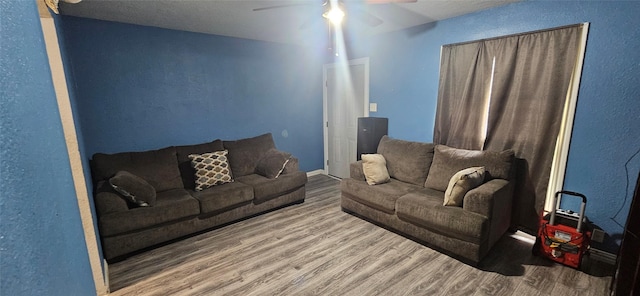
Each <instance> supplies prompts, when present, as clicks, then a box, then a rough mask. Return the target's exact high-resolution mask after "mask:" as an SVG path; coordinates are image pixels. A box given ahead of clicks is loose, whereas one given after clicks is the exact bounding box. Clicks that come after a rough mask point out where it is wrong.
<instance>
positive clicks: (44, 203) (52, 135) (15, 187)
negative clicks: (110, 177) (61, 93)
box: [0, 0, 96, 295]
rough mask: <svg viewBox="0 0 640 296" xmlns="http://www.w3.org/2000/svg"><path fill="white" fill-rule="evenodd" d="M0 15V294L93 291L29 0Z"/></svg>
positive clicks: (6, 1) (1, 4)
mask: <svg viewBox="0 0 640 296" xmlns="http://www.w3.org/2000/svg"><path fill="white" fill-rule="evenodd" d="M0 19H1V20H2V22H1V29H0V32H1V33H0V34H1V38H2V39H1V41H2V42H1V45H2V46H0V82H1V83H0V84H1V85H2V88H1V89H0V131H1V132H0V220H1V221H0V294H2V295H92V294H95V293H96V289H95V286H94V283H93V278H92V273H91V267H90V264H89V258H88V255H87V249H86V244H85V241H84V234H83V230H82V223H81V221H80V213H79V210H78V203H77V200H76V193H75V189H74V186H73V179H72V176H71V168H70V164H69V158H68V154H67V148H66V144H65V139H64V135H63V131H62V124H61V122H60V115H59V112H58V106H57V103H56V96H55V92H54V89H53V83H52V80H51V74H50V73H51V72H50V69H49V63H48V60H47V56H46V50H45V45H44V40H43V35H42V29H41V27H40V20H39V15H38V11H37V8H36V2H35V1H13V0H0Z"/></svg>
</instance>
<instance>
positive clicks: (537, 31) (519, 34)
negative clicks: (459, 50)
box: [442, 23, 586, 47]
mask: <svg viewBox="0 0 640 296" xmlns="http://www.w3.org/2000/svg"><path fill="white" fill-rule="evenodd" d="M584 24H586V23H579V24H573V25H566V26H561V27H555V28H550V29H541V30H535V31H529V32H523V33H516V34H510V35H504V36H496V37H491V38H485V39H478V40H471V41H464V42H458V43H450V44H445V45H442V47H445V46H455V45H464V44H469V43H476V42H483V41H490V40H496V39H502V38H508V37H515V36H524V35H531V34H536V33H542V32H549V31H555V30H560V29H566V28H573V27H582V26H584Z"/></svg>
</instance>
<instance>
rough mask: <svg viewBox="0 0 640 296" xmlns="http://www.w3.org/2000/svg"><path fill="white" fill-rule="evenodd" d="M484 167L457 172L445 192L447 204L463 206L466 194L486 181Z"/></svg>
mask: <svg viewBox="0 0 640 296" xmlns="http://www.w3.org/2000/svg"><path fill="white" fill-rule="evenodd" d="M484 172H485V169H484V167H472V168H467V169H464V170H461V171H459V172H457V173H456V174H455V175H453V177H451V179H450V180H449V185H448V186H447V190H446V191H445V192H444V204H443V205H445V206H456V207H461V206H462V201H463V200H464V196H465V194H467V192H469V190H471V189H473V188H476V187H478V186H480V185H482V183H483V182H484Z"/></svg>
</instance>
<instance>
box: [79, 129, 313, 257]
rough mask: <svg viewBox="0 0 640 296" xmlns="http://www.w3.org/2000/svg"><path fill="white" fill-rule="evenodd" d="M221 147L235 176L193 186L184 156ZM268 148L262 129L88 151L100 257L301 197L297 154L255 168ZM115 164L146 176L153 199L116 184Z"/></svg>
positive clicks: (269, 139) (302, 187) (270, 146)
mask: <svg viewBox="0 0 640 296" xmlns="http://www.w3.org/2000/svg"><path fill="white" fill-rule="evenodd" d="M225 149H226V150H228V159H229V164H230V166H231V171H232V175H233V178H234V182H231V183H226V184H222V185H217V186H213V187H211V188H207V189H204V190H202V191H195V190H194V188H195V179H194V174H195V170H194V169H193V168H192V166H191V164H190V159H189V158H188V156H189V155H190V154H202V153H207V152H213V151H222V150H225ZM272 149H275V144H274V142H273V138H272V136H271V134H264V135H261V136H258V137H254V138H249V139H242V140H237V141H221V140H215V141H213V142H209V143H203V144H198V145H187V146H172V147H167V148H163V149H159V150H153V151H144V152H124V153H117V154H102V153H97V154H95V155H94V156H93V158H92V160H91V168H92V176H93V182H94V186H95V187H94V188H95V194H94V200H95V208H96V213H97V218H98V228H99V232H100V239H101V242H102V250H103V253H104V257H105V259H107V260H109V261H111V260H112V259H114V258H123V257H124V256H126V255H128V254H130V253H132V252H135V251H138V250H142V249H145V248H147V247H151V246H154V245H158V244H161V243H164V242H168V241H171V240H173V239H177V238H180V237H184V236H187V235H190V234H193V233H197V232H199V231H203V230H207V229H211V228H214V227H216V226H220V225H224V224H227V223H230V222H233V221H237V220H240V219H243V218H247V217H251V216H253V215H256V214H259V213H263V212H266V211H269V210H273V209H276V208H280V207H283V206H286V205H291V204H295V203H302V202H304V198H305V184H306V182H307V175H306V173H305V172H301V171H299V169H298V159H297V158H295V157H291V158H289V161H288V162H286V166H285V167H284V170H282V173H281V175H279V176H278V177H277V178H267V177H265V176H263V175H260V174H258V173H257V171H258V168H257V166H258V165H257V164H258V162H259V161H260V160H261V159H262V157H263V156H265V155H266V154H267V152H268V151H274V150H272ZM276 151H277V150H276ZM280 166H282V164H280ZM276 170H277V168H276ZM119 171H127V172H130V173H132V174H134V175H136V176H138V177H141V178H142V179H144V180H145V181H147V182H148V183H149V184H151V185H152V186H153V187H154V188H155V192H156V200H155V204H154V205H153V206H149V207H138V206H136V205H135V204H132V203H131V202H128V201H126V200H125V199H124V198H123V196H122V195H121V194H119V193H118V192H116V191H115V190H114V188H112V186H111V184H110V183H109V179H110V178H112V176H114V174H116V173H117V172H119Z"/></svg>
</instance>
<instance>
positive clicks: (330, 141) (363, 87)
mask: <svg viewBox="0 0 640 296" xmlns="http://www.w3.org/2000/svg"><path fill="white" fill-rule="evenodd" d="M324 78H325V87H324V97H325V165H326V166H325V171H326V172H327V174H329V175H331V176H335V177H338V178H347V177H349V164H350V163H352V162H355V161H356V148H357V147H356V144H357V141H356V139H357V127H358V126H357V125H358V117H364V116H368V115H369V112H368V108H367V107H368V105H369V60H368V59H367V58H365V59H358V60H353V61H347V62H345V63H343V64H330V65H325V67H324Z"/></svg>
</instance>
